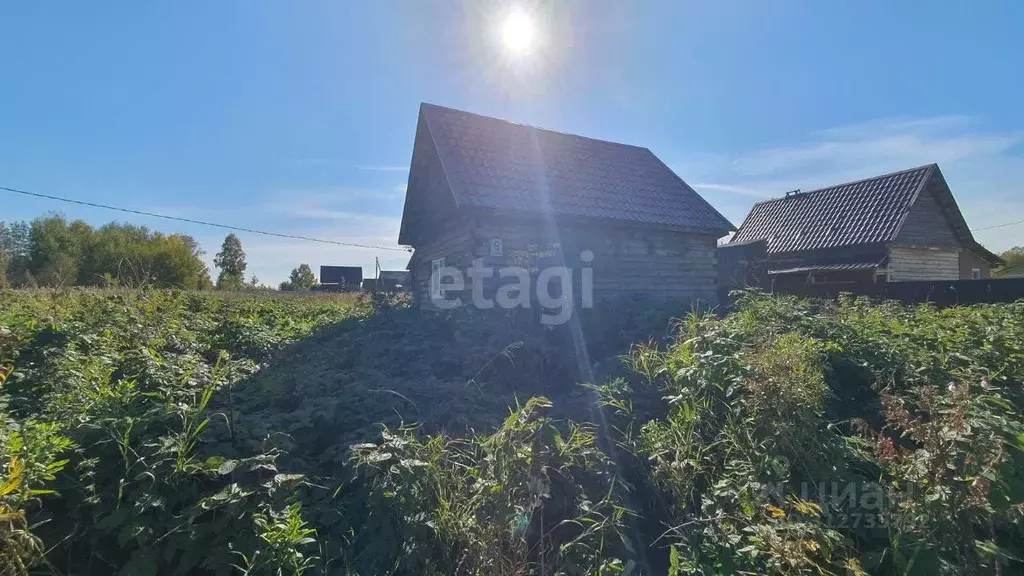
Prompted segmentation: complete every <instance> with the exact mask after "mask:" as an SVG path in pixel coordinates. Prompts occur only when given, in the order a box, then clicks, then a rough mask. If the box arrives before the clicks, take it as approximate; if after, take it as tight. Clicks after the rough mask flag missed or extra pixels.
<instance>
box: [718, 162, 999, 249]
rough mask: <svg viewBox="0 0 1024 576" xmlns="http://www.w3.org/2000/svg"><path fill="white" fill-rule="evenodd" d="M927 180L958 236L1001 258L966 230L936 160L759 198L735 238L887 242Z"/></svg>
mask: <svg viewBox="0 0 1024 576" xmlns="http://www.w3.org/2000/svg"><path fill="white" fill-rule="evenodd" d="M929 183H934V185H935V189H936V190H937V191H938V192H937V194H938V195H939V198H937V200H938V202H939V204H940V206H941V207H942V211H943V214H944V215H945V217H946V220H947V222H948V223H949V225H950V227H951V229H952V230H953V233H954V235H955V236H956V238H957V240H958V241H959V242H960V243H961V244H962V245H963V246H964V247H965V248H968V249H970V250H972V251H974V252H976V253H978V254H979V255H980V256H982V257H983V258H985V259H986V260H989V261H992V262H998V261H999V258H998V257H997V256H995V255H994V254H992V253H991V252H989V251H988V250H986V249H985V248H983V247H982V246H981V245H980V244H978V243H977V241H975V240H974V237H973V236H972V235H971V232H970V230H969V229H968V228H967V223H966V222H965V221H964V218H963V215H962V214H961V213H960V209H959V208H958V207H957V205H956V200H955V199H954V198H953V194H952V192H950V190H949V186H948V185H947V184H946V181H945V178H943V176H942V172H941V171H940V170H939V167H938V165H937V164H928V165H925V166H918V167H916V168H911V169H909V170H901V171H899V172H892V173H890V174H883V175H881V176H874V177H871V178H865V179H863V180H857V181H855V182H847V183H844V184H838V185H835V186H829V187H827V188H820V189H817V190H812V191H810V192H797V193H791V194H788V195H786V196H785V197H782V198H774V199H771V200H764V201H761V202H758V203H757V204H755V205H754V207H753V208H752V209H751V211H750V214H748V215H747V217H746V219H745V220H744V221H743V224H741V225H740V229H739V231H737V232H736V234H735V235H734V236H733V238H732V242H749V241H751V240H761V239H764V240H766V241H767V242H768V253H769V254H778V253H791V252H804V251H808V250H816V251H820V250H827V249H837V248H849V247H853V246H867V245H878V244H886V243H889V242H893V241H895V240H896V238H897V236H898V235H899V233H900V230H901V229H902V228H903V224H904V222H905V221H906V217H907V215H908V214H909V212H910V207H911V205H913V203H914V201H915V200H917V197H918V195H919V194H921V192H922V191H923V190H925V188H926V186H927V185H928V184H929Z"/></svg>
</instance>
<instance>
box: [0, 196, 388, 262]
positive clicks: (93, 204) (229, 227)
mask: <svg viewBox="0 0 1024 576" xmlns="http://www.w3.org/2000/svg"><path fill="white" fill-rule="evenodd" d="M0 190H6V191H8V192H14V193H15V194H24V195H25V196H35V197H36V198H46V199H47V200H57V201H58V202H68V203H70V204H79V205H81V206H91V207H93V208H103V209H106V210H115V211H117V212H126V213H128V214H138V215H140V216H151V217H153V218H163V219H165V220H176V221H178V222H188V223H189V224H200V225H202V226H212V227H214V228H224V229H226V230H237V231H239V232H249V233H251V234H262V235H264V236H275V237H277V238H291V239H293V240H307V241H309V242H319V243H321V244H335V245H338V246H349V247H351V248H367V249H371V250H391V251H395V252H406V250H405V249H404V248H395V247H388V246H371V245H369V244H354V243H351V242H339V241H338V240H327V239H324V238H313V237H311V236H301V235H298V234H284V233H281V232H269V231H267V230H256V229H255V228H245V227H242V226H232V225H230V224H218V223H216V222H207V221H205V220H194V219H192V218H182V217H180V216H168V215H167V214H157V213H155V212H146V211H144V210H132V209H131V208H121V207H119V206H111V205H109V204H100V203H98V202H86V201H85V200H73V199H71V198H62V197H60V196H52V195H50V194H40V193H39V192H29V191H27V190H19V189H17V188H8V187H7V186H0Z"/></svg>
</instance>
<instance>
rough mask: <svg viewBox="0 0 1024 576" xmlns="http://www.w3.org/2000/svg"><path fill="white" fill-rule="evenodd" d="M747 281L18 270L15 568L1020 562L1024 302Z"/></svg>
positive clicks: (2, 308) (741, 568) (878, 566)
mask: <svg viewBox="0 0 1024 576" xmlns="http://www.w3.org/2000/svg"><path fill="white" fill-rule="evenodd" d="M736 302H737V304H736V306H735V308H734V309H733V310H730V311H729V313H728V314H725V315H722V316H716V315H712V314H710V313H708V312H707V311H701V310H698V309H693V310H691V309H689V308H687V307H683V306H679V305H673V304H670V303H660V304H659V303H654V302H650V301H644V300H628V301H620V302H614V303H608V304H606V305H605V306H602V307H601V308H598V309H594V310H582V311H579V312H580V315H581V316H580V320H581V321H580V323H579V324H578V325H577V326H576V328H575V329H574V328H572V326H570V325H565V326H562V327H559V328H556V329H550V328H547V327H544V326H541V325H539V324H538V323H537V322H536V320H535V318H533V317H531V316H529V315H525V314H520V315H510V314H504V313H501V312H495V313H492V314H486V313H482V312H480V311H473V310H467V309H462V310H453V311H450V312H448V313H445V314H435V313H426V312H421V311H418V310H415V309H411V308H408V307H406V306H404V305H403V304H402V303H401V302H398V301H391V300H387V301H385V300H384V299H371V298H370V297H367V296H357V295H347V294H345V295H342V294H338V295H335V294H282V293H279V292H267V293H254V292H238V293H231V292H221V293H216V294H201V293H195V292H178V291H161V290H142V291H133V290H103V291H99V290H66V289H65V290H58V291H10V290H8V291H0V375H2V376H3V377H2V378H0V380H3V383H2V384H0V392H2V396H0V418H2V419H3V423H2V424H3V426H2V430H0V452H2V454H0V508H2V509H0V574H7V573H10V574H19V575H21V574H27V573H29V572H30V571H31V572H32V573H53V574H56V573H60V574H67V575H76V576H77V575H92V574H110V573H121V574H149V573H159V574H175V573H178V574H184V573H189V574H231V573H243V574H252V575H264V574H267V575H270V574H273V575H277V574H289V575H292V574H307V575H309V574H363V575H370V574H374V575H376V574H396V575H397V574H619V573H622V574H664V573H670V574H683V573H703V574H729V573H744V572H745V573H759V574H760V573H766V574H790V573H807V574H860V573H873V574H908V575H910V574H976V573H1004V574H1010V573H1017V572H1019V571H1020V569H1021V563H1020V560H1019V558H1020V557H1021V556H1022V553H1024V527H1022V523H1024V509H1022V504H1021V503H1022V502H1024V452H1022V449H1024V433H1022V430H1024V427H1022V423H1021V408H1022V402H1024V393H1022V391H1021V382H1022V381H1024V303H1019V304H1001V305H980V306H971V307H956V308H947V309H941V310H940V309H936V308H934V307H931V306H924V305H922V306H903V305H899V304H894V303H882V304H872V303H870V302H868V301H866V300H855V299H851V298H844V299H842V300H840V301H839V302H838V303H828V302H815V301H804V300H798V299H794V298H785V297H769V296H766V295H763V294H759V293H755V292H751V293H745V294H739V295H737V299H736ZM672 314H679V315H681V316H682V320H679V321H677V322H675V323H673V324H672V328H671V329H670V330H667V331H666V330H665V326H666V325H667V324H668V318H669V317H670V316H671V315H672ZM630 342H646V343H645V344H635V345H634V346H633V347H632V349H631V351H629V353H628V354H626V355H625V356H623V357H622V360H623V361H622V362H621V363H620V362H619V361H618V360H617V359H616V355H617V354H619V353H620V352H623V351H625V350H626V349H627V347H628V346H629V344H630ZM581 349H583V350H584V351H582V352H581ZM588 351H589V354H590V358H594V359H595V361H594V362H593V363H591V362H588V361H587V359H588V356H587V352H588ZM586 381H590V382H591V383H590V384H588V385H587V386H583V387H581V386H575V384H576V383H578V382H586ZM510 406H511V407H512V408H511V410H510V408H509V407H510ZM410 422H415V424H411V423H410Z"/></svg>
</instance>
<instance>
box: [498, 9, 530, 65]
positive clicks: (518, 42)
mask: <svg viewBox="0 0 1024 576" xmlns="http://www.w3.org/2000/svg"><path fill="white" fill-rule="evenodd" d="M535 35H536V30H535V28H534V24H533V20H531V19H530V17H529V16H527V15H526V14H524V13H523V12H512V13H511V14H509V15H508V16H507V17H506V18H505V22H504V23H503V24H502V26H501V42H502V44H504V45H505V49H506V50H508V51H509V53H511V54H513V55H516V56H521V55H525V54H527V53H529V52H530V50H532V49H533V44H534V41H535Z"/></svg>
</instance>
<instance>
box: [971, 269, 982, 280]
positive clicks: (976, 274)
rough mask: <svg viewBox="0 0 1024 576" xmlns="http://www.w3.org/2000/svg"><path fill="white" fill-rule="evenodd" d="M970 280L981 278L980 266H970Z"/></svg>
mask: <svg viewBox="0 0 1024 576" xmlns="http://www.w3.org/2000/svg"><path fill="white" fill-rule="evenodd" d="M971 280H981V268H971Z"/></svg>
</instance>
